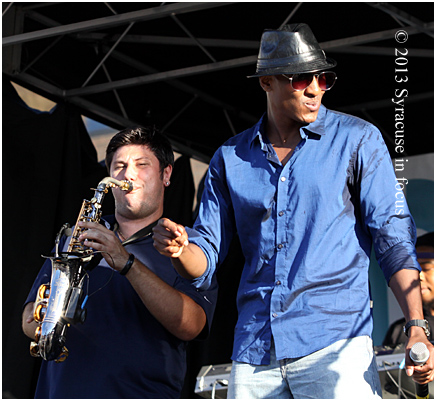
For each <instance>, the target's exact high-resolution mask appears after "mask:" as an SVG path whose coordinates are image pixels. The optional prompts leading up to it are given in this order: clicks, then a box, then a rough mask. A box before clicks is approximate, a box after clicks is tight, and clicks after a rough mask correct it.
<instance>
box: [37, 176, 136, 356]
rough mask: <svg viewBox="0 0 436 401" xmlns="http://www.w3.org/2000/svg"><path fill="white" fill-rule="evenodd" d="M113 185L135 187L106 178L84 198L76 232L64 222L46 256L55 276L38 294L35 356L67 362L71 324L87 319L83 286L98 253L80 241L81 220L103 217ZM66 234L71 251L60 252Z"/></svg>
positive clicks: (93, 219) (93, 220) (124, 187)
mask: <svg viewBox="0 0 436 401" xmlns="http://www.w3.org/2000/svg"><path fill="white" fill-rule="evenodd" d="M109 187H118V188H120V189H121V190H123V191H131V190H132V189H133V185H132V183H131V182H130V181H118V180H116V179H114V178H112V177H106V178H104V179H103V180H102V181H100V183H99V184H98V186H97V188H96V189H95V193H94V197H93V198H92V199H91V200H90V201H87V200H84V201H83V203H82V208H81V209H80V213H79V217H78V219H77V222H76V225H75V227H74V232H72V230H71V228H70V226H69V224H68V223H66V224H64V225H63V226H62V228H61V230H60V231H59V233H58V234H57V236H56V239H55V252H54V255H53V256H43V257H45V258H48V259H50V260H51V262H52V276H51V281H50V283H47V284H42V285H41V286H40V287H39V289H38V292H37V296H36V301H35V307H34V312H33V317H34V319H35V321H36V322H37V323H38V326H37V328H36V331H35V341H32V342H31V344H30V354H31V355H32V356H34V357H42V358H43V359H45V360H46V361H52V360H54V361H55V362H63V361H64V360H65V359H66V358H67V356H68V349H67V348H66V347H65V342H66V331H67V328H68V327H70V326H71V325H73V324H76V323H79V322H80V323H84V322H85V319H86V309H85V308H84V305H85V303H86V301H87V295H86V294H85V292H84V290H83V289H82V287H83V283H84V281H85V280H84V278H85V275H86V274H87V267H88V266H89V262H90V261H91V260H92V258H93V257H94V254H95V253H94V251H93V249H92V248H90V247H86V246H84V245H83V243H81V242H79V240H78V238H79V237H80V235H81V234H82V232H83V231H85V229H84V228H82V227H79V225H78V223H79V221H91V222H96V223H98V222H99V221H100V218H101V213H102V211H101V204H102V202H103V199H104V196H105V194H106V193H107V192H108V188H109ZM62 235H66V236H67V237H68V236H70V235H71V239H70V242H69V245H68V248H67V251H66V252H61V253H59V249H58V246H59V241H60V238H61V236H62Z"/></svg>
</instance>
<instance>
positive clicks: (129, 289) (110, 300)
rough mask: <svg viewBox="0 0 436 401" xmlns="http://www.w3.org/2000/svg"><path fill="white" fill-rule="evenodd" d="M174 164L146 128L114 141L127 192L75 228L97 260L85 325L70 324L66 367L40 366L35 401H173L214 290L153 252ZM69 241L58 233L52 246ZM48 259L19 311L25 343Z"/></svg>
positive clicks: (109, 161)
mask: <svg viewBox="0 0 436 401" xmlns="http://www.w3.org/2000/svg"><path fill="white" fill-rule="evenodd" d="M173 165H174V156H173V152H172V149H171V145H170V143H169V142H168V140H167V139H166V138H165V137H164V136H162V135H161V134H159V133H158V132H155V131H154V130H152V129H149V128H135V129H126V130H123V131H121V132H119V133H118V134H116V135H115V136H114V137H113V138H112V139H111V141H110V143H109V145H108V147H107V151H106V166H107V168H108V171H109V173H110V176H111V177H113V178H115V179H116V180H119V181H121V180H127V181H130V182H131V183H132V185H133V189H132V190H131V191H120V190H118V189H114V190H113V195H114V198H115V215H114V216H104V217H103V218H102V219H101V221H100V223H97V222H87V221H79V222H78V225H79V226H80V227H81V228H82V229H83V230H82V231H81V234H80V236H79V238H78V240H79V241H80V242H81V243H83V245H84V246H86V247H90V248H92V249H93V250H94V252H96V253H97V254H100V255H101V257H102V258H101V261H100V262H99V264H98V266H96V267H95V268H93V269H92V271H90V272H89V274H87V275H86V277H85V280H86V283H85V284H84V286H83V288H84V291H86V295H87V299H88V300H87V303H86V309H87V316H86V320H85V322H84V324H83V325H81V324H77V325H71V327H69V328H68V334H67V341H66V345H67V347H68V350H69V356H68V358H66V359H65V361H64V362H62V363H56V362H55V361H46V360H43V361H42V366H41V371H40V376H39V379H38V384H37V389H36V394H35V396H36V398H179V397H180V393H181V389H182V386H183V382H184V376H185V372H186V354H185V349H186V342H187V341H190V340H192V339H194V338H199V337H202V336H204V335H206V334H207V332H208V329H209V327H210V323H211V321H212V316H213V311H214V308H215V301H216V296H217V290H216V286H215V287H214V288H213V289H212V290H208V291H198V290H196V289H195V288H194V287H192V286H191V285H190V283H188V282H187V281H185V280H184V279H182V278H180V277H179V276H178V275H177V273H176V272H175V270H174V268H173V267H172V264H171V262H170V261H169V259H168V258H166V257H164V256H162V255H160V254H159V253H158V252H157V250H155V248H154V247H153V239H152V228H153V227H154V226H155V225H156V223H157V221H158V220H159V218H160V217H161V216H162V213H163V199H164V192H165V187H167V186H168V185H170V177H171V173H172V169H173ZM67 244H68V239H65V237H64V238H63V240H61V243H60V244H59V249H66V246H67ZM49 262H50V261H49V260H47V261H46V263H44V265H43V266H42V268H41V271H40V273H39V274H38V276H37V278H36V280H35V282H34V285H33V287H32V289H31V291H30V293H29V296H28V298H27V300H26V303H25V307H24V311H23V331H24V333H25V334H26V335H27V336H28V337H30V338H32V339H33V338H34V337H35V330H36V327H37V322H35V320H34V314H33V310H34V301H35V298H36V293H37V291H38V288H39V287H40V285H41V284H44V283H47V282H48V281H50V276H51V266H50V263H49Z"/></svg>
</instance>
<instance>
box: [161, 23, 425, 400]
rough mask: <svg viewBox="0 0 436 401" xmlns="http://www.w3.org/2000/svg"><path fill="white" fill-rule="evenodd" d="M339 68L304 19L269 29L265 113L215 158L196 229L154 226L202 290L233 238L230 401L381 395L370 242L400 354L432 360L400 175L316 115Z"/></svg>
mask: <svg viewBox="0 0 436 401" xmlns="http://www.w3.org/2000/svg"><path fill="white" fill-rule="evenodd" d="M335 65H336V62H335V61H334V60H331V59H329V58H326V56H325V54H324V52H323V51H322V50H321V48H320V46H319V44H318V42H317V41H316V39H315V37H314V35H313V33H312V31H311V30H310V28H309V27H308V26H307V25H306V24H292V25H287V26H285V27H283V29H280V30H266V31H265V32H264V33H263V36H262V39H261V46H260V51H259V57H258V63H257V71H256V74H255V75H253V76H252V77H258V79H259V82H260V86H261V87H262V89H263V90H264V91H265V93H266V98H267V110H266V113H265V115H264V116H263V117H262V118H261V120H260V121H259V122H258V123H257V124H256V125H255V126H254V127H252V128H250V129H248V130H246V131H244V132H242V133H240V134H239V135H237V136H235V137H233V138H231V139H229V140H228V141H227V142H226V143H225V144H224V145H223V146H221V147H220V148H219V149H218V150H217V152H216V153H215V155H214V157H213V158H212V160H211V163H210V167H209V170H208V174H207V177H206V180H205V188H204V192H203V197H202V201H201V205H200V209H199V215H198V218H197V220H196V222H195V224H194V227H193V228H192V229H190V228H187V227H183V226H181V225H178V224H176V223H175V222H172V221H170V220H168V219H161V220H160V222H159V224H158V225H157V226H156V227H155V229H154V241H155V242H154V244H155V247H156V248H157V249H158V250H159V251H160V252H161V253H162V254H164V255H167V256H169V257H171V258H172V262H173V265H174V267H175V268H176V270H177V271H178V272H179V274H180V275H182V276H183V277H185V278H188V279H191V280H193V282H194V283H195V285H196V286H197V287H198V288H207V287H208V286H209V285H210V283H211V279H212V277H213V275H214V274H215V272H216V269H217V266H219V264H220V263H221V262H222V261H223V260H224V258H225V256H226V254H227V251H228V249H229V244H230V242H231V240H232V237H233V236H234V235H235V233H237V234H238V236H239V239H240V243H241V246H242V250H243V253H244V256H245V265H244V269H243V272H242V277H241V281H240V284H239V290H238V295H237V306H238V322H237V324H236V328H235V336H234V347H233V354H232V360H233V365H232V371H231V376H230V381H229V390H228V397H229V398H301V399H303V398H345V397H350V396H352V395H359V396H360V397H362V398H363V397H368V398H371V397H375V398H379V397H380V396H381V389H380V382H379V377H378V373H377V367H376V364H375V358H374V354H373V348H372V340H371V333H372V328H373V326H372V313H371V300H370V291H369V285H368V267H369V261H370V254H371V248H372V246H373V247H374V251H375V254H376V257H377V260H378V262H379V264H380V266H381V269H382V270H383V273H384V275H385V278H386V280H387V282H388V283H389V285H390V287H391V288H392V290H393V292H394V293H395V295H396V297H397V299H398V301H399V303H400V305H401V307H402V310H403V312H404V315H405V318H406V321H407V322H408V323H407V324H406V326H405V327H406V332H407V335H408V339H409V341H408V344H407V348H408V349H410V348H411V346H412V345H413V344H414V343H416V342H423V343H424V344H425V345H426V346H427V347H428V348H429V350H430V353H431V357H430V358H429V361H428V362H427V363H426V364H425V365H424V366H421V367H415V366H414V365H413V363H412V362H411V360H410V358H409V356H408V352H407V353H406V369H407V372H408V374H409V375H412V374H413V377H414V379H415V381H418V382H419V383H426V382H429V381H431V380H432V379H433V346H432V345H431V344H430V343H429V342H428V340H427V337H426V334H425V331H424V330H423V327H422V326H423V325H424V322H425V321H424V320H423V315H422V303H421V292H420V285H419V270H420V267H419V264H418V262H417V259H416V252H415V249H414V241H415V238H416V230H415V225H414V222H413V219H412V217H411V215H410V213H409V210H408V208H407V206H405V207H404V208H403V209H401V211H398V210H397V209H396V207H395V200H396V194H397V192H398V191H397V189H396V184H398V183H397V181H396V178H395V174H394V170H393V167H392V164H391V160H390V157H389V153H388V151H387V148H386V146H385V144H384V142H383V139H382V137H381V135H380V132H379V131H378V130H377V128H376V127H374V126H373V125H371V124H369V123H368V122H366V121H363V120H361V119H359V118H356V117H353V116H350V115H346V114H343V113H338V112H335V111H331V110H328V109H326V108H325V107H324V106H323V105H322V103H321V100H322V97H323V95H324V93H325V92H326V91H328V90H330V89H332V87H333V86H334V84H335V81H336V75H335V73H334V72H332V71H331V69H332V68H333V67H335Z"/></svg>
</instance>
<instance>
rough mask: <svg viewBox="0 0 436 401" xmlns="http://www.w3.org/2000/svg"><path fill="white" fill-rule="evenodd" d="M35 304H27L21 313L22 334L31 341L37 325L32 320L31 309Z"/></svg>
mask: <svg viewBox="0 0 436 401" xmlns="http://www.w3.org/2000/svg"><path fill="white" fill-rule="evenodd" d="M34 305H35V302H29V303H28V304H27V305H26V306H25V308H24V311H23V316H22V329H23V332H24V334H25V335H26V336H27V337H29V338H31V339H32V340H34V339H35V330H36V327H37V326H38V324H37V323H36V322H35V320H34V318H33V308H34Z"/></svg>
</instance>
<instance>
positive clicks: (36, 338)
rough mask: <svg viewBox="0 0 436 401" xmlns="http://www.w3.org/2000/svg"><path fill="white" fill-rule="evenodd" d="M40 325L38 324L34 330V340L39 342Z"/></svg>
mask: <svg viewBox="0 0 436 401" xmlns="http://www.w3.org/2000/svg"><path fill="white" fill-rule="evenodd" d="M41 330H42V328H41V326H38V327H37V328H36V330H35V341H36V342H39V339H40V338H41Z"/></svg>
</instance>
